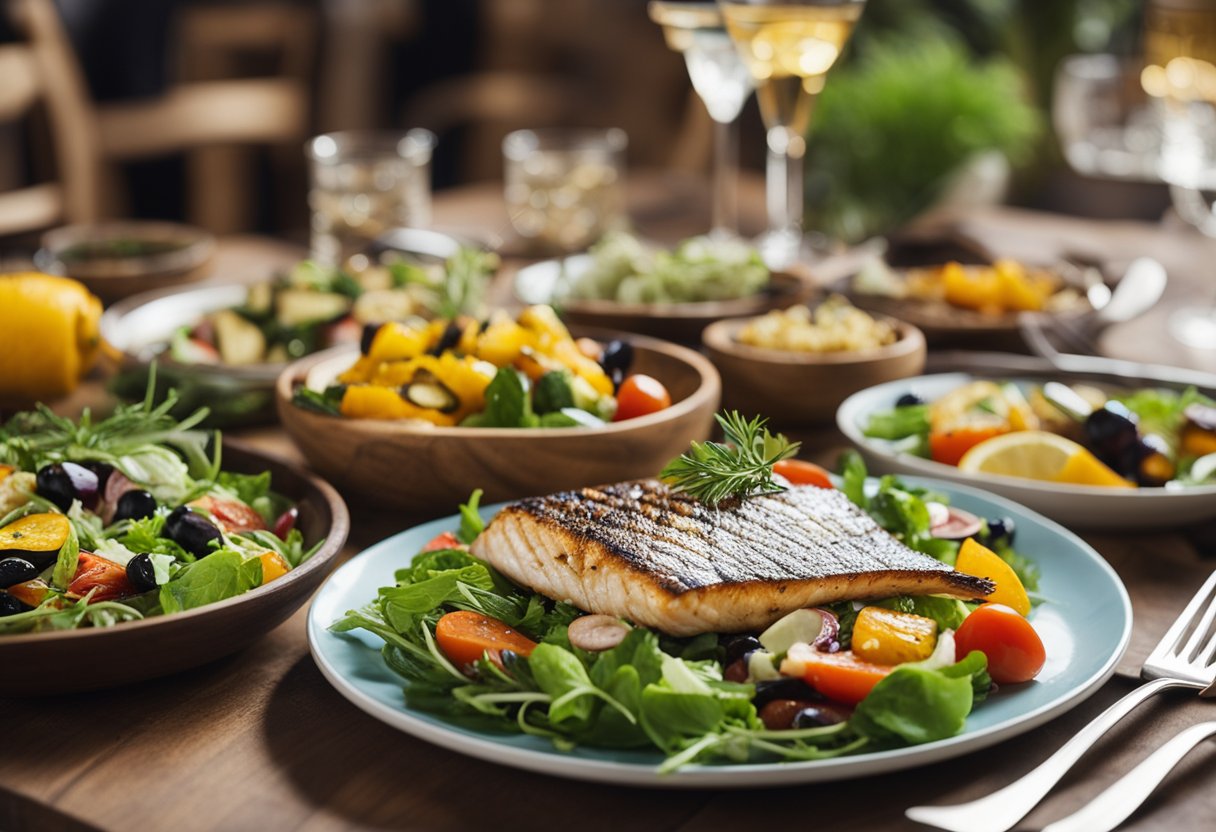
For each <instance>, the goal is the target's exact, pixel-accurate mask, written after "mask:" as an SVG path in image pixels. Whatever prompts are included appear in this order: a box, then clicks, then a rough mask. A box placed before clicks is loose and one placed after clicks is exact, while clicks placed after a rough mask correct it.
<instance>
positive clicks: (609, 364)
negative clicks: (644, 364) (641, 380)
mask: <svg viewBox="0 0 1216 832" xmlns="http://www.w3.org/2000/svg"><path fill="white" fill-rule="evenodd" d="M600 366H601V367H603V368H604V372H605V373H607V374H608V377H609V378H610V379H612V387H613V389H614V390H617V389H619V388H620V386H621V382H623V381H624V380H625V375H626V374H627V373H628V372H629V368H630V367H632V366H633V344H631V343H629V342H628V341H622V340H620V339H619V338H617V339H615V340H612V341H609V342H608V343H607V344H606V345H605V346H604V352H603V354H602V355H600Z"/></svg>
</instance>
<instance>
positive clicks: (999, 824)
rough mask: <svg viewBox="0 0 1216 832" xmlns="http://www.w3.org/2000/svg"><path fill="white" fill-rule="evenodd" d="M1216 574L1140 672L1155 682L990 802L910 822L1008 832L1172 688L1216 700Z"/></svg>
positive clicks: (932, 811)
mask: <svg viewBox="0 0 1216 832" xmlns="http://www.w3.org/2000/svg"><path fill="white" fill-rule="evenodd" d="M1214 593H1216V572H1214V573H1213V574H1212V575H1211V576H1209V577H1208V579H1207V580H1206V581H1205V582H1204V584H1203V586H1202V587H1201V588H1200V589H1199V592H1197V593H1195V597H1194V598H1192V599H1191V602H1190V603H1189V604H1187V606H1186V609H1184V610H1183V611H1182V614H1181V615H1180V616H1178V620H1176V621H1175V622H1174V623H1173V625H1171V626H1170V628H1169V630H1168V631H1167V632H1166V634H1165V636H1164V637H1162V639H1161V641H1160V643H1158V645H1157V646H1156V647H1155V648H1153V652H1152V653H1151V654H1150V655H1149V657H1148V659H1147V660H1146V661H1145V662H1144V666H1143V667H1142V668H1141V669H1140V675H1141V677H1143V678H1144V679H1147V680H1150V681H1148V682H1147V684H1144V685H1141V686H1140V687H1138V688H1136V689H1135V690H1133V691H1132V692H1131V693H1129V694H1128V695H1127V696H1125V697H1123V698H1122V699H1120V700H1119V701H1118V702H1116V703H1115V704H1113V705H1111V706H1110V707H1109V708H1107V709H1106V710H1105V711H1103V712H1102V713H1101V715H1099V716H1098V718H1097V719H1095V720H1094V721H1093V722H1091V723H1089V725H1087V726H1085V727H1084V728H1082V729H1081V731H1080V732H1079V733H1078V734H1077V735H1076V736H1075V737H1073V738H1072V739H1071V740H1069V741H1068V742H1067V743H1065V744H1064V745H1063V746H1062V747H1061V748H1060V750H1059V751H1057V752H1056V753H1055V754H1052V755H1051V756H1050V757H1049V758H1047V760H1046V761H1045V762H1044V763H1042V764H1041V765H1040V766H1039V767H1038V768H1036V769H1033V770H1032V771H1030V772H1029V773H1027V774H1026V775H1025V776H1023V777H1022V778H1021V779H1020V780H1016V781H1014V782H1013V783H1011V784H1009V785H1008V786H1006V787H1005V788H1003V789H1001V790H1000V791H996V792H993V793H992V794H990V795H988V796H987V797H981V798H980V799H979V800H973V801H971V802H970V803H960V804H958V805H956V806H913V807H912V808H911V809H908V811H907V813H906V814H907V816H908V817H909V818H910V819H912V820H914V821H917V822H919V823H924V824H928V825H929V826H936V827H938V828H939V829H947V830H951V832H1007V830H1009V829H1012V828H1013V826H1014V825H1015V824H1016V823H1017V822H1018V821H1020V820H1021V819H1022V818H1024V817H1026V815H1027V814H1028V813H1029V812H1030V810H1031V809H1033V808H1034V807H1035V806H1037V805H1038V803H1039V801H1041V800H1042V799H1043V798H1044V797H1045V796H1046V795H1047V793H1048V792H1049V791H1051V789H1052V787H1054V786H1055V785H1056V783H1058V782H1060V780H1061V778H1063V777H1064V775H1065V774H1067V773H1068V771H1069V770H1070V769H1071V768H1072V767H1073V764H1074V763H1076V761H1077V760H1079V759H1080V758H1081V756H1082V755H1083V754H1084V753H1085V752H1086V751H1088V750H1089V749H1090V748H1091V747H1092V746H1093V745H1094V743H1096V742H1097V741H1098V740H1099V739H1100V738H1101V737H1102V735H1103V734H1105V733H1106V732H1107V731H1109V730H1110V729H1111V728H1112V727H1113V726H1114V725H1115V724H1116V723H1117V722H1118V721H1119V720H1121V719H1122V718H1123V717H1125V716H1126V715H1127V714H1129V713H1131V711H1132V710H1133V709H1135V707H1136V706H1137V705H1139V704H1140V703H1141V702H1144V701H1145V700H1147V699H1149V698H1151V697H1153V696H1155V695H1157V694H1158V693H1160V692H1161V691H1163V690H1167V689H1168V688H1191V689H1193V690H1197V691H1200V695H1201V696H1204V697H1212V696H1216V685H1213V682H1216V666H1214V665H1213V663H1212V661H1213V657H1216V634H1211V630H1212V624H1213V622H1214V621H1216V598H1214V597H1213V594H1214Z"/></svg>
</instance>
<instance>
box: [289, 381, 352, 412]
mask: <svg viewBox="0 0 1216 832" xmlns="http://www.w3.org/2000/svg"><path fill="white" fill-rule="evenodd" d="M344 395H346V385H345V384H331V385H329V386H328V387H326V388H325V390H324V392H317V391H316V390H310V389H308V388H307V387H298V388H296V392H295V393H293V394H292V396H291V403H292V404H294V405H295V406H296V407H300V408H303V409H304V410H311V411H313V412H314V413H322V414H324V415H326V416H341V415H342V397H343V396H344Z"/></svg>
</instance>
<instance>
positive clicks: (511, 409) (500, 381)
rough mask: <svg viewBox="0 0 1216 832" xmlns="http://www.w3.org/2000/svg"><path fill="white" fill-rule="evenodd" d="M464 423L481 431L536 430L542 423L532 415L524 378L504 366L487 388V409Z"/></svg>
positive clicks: (530, 401)
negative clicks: (503, 429)
mask: <svg viewBox="0 0 1216 832" xmlns="http://www.w3.org/2000/svg"><path fill="white" fill-rule="evenodd" d="M462 424H464V425H467V426H469V427H479V428H534V427H536V426H537V425H538V424H540V421H539V419H537V417H536V414H535V413H533V412H532V400H531V399H530V398H529V396H528V386H527V381H526V379H525V378H524V376H523V375H522V374H521V373H519V372H518V371H517V370H514V369H512V368H511V367H500V368H499V370H498V372H497V373H495V375H494V380H493V381H491V382H490V384H489V386H488V387H486V409H485V410H484V411H482V412H481V413H474V414H473V415H472V416H470V417H468V418H467V419H465V420H464V422H463V423H462Z"/></svg>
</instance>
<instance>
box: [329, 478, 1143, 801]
mask: <svg viewBox="0 0 1216 832" xmlns="http://www.w3.org/2000/svg"><path fill="white" fill-rule="evenodd" d="M917 482H919V483H920V484H924V485H928V486H930V487H932V488H935V489H938V490H941V491H944V492H946V493H947V494H948V495H949V496H950V497H951V504H952V505H957V506H959V507H961V508H964V509H966V510H968V511H971V512H974V513H976V514H978V515H981V516H994V515H998V516H999V515H1008V516H1011V517H1013V519H1014V521H1015V523H1016V524H1017V527H1018V530H1019V531H1018V534H1019V547H1021V548H1024V549H1025V550H1026V551H1034V552H1051V555H1052V556H1051V557H1050V558H1047V557H1044V558H1043V559H1042V561H1041V568H1042V577H1041V591H1042V594H1043V595H1044V596H1046V597H1048V598H1050V599H1051V602H1050V603H1048V604H1044V605H1043V606H1041V607H1040V608H1039V609H1038V611H1037V612H1036V615H1035V618H1034V624H1035V627H1036V629H1037V630H1038V631H1039V632H1040V633H1041V634H1042V636H1043V638H1044V641H1045V642H1046V643H1048V644H1055V645H1057V647H1056V648H1055V649H1052V650H1049V654H1048V660H1047V664H1046V666H1045V667H1044V669H1043V671H1042V673H1041V674H1040V676H1039V677H1038V680H1037V681H1036V682H1035V683H1033V684H1030V685H1026V686H1024V687H1021V688H1019V689H1018V690H1016V691H1010V692H1006V693H1004V694H1002V695H1001V696H997V697H994V698H993V699H992V700H991V701H989V702H986V703H985V704H984V706H983V707H982V708H980V709H977V710H976V711H975V712H974V713H973V714H972V715H971V716H970V717H969V718H968V720H967V725H966V727H965V728H964V731H963V733H962V734H960V735H958V736H956V737H953V738H951V739H948V740H943V741H939V742H934V743H929V744H926V745H920V746H913V747H910V748H901V749H897V750H891V751H883V752H878V753H872V754H864V755H858V756H854V757H841V758H837V759H831V760H818V761H813V762H791V763H755V764H747V765H737V764H731V765H707V766H690V767H687V768H684V769H679V770H677V771H675V772H673V773H670V774H664V775H660V774H658V773H657V772H656V767H657V766H658V765H659V763H661V762H662V755H661V754H659V753H657V752H655V753H649V752H641V751H607V750H598V749H588V748H582V747H577V748H575V749H574V750H573V751H571V752H562V751H558V750H556V749H555V748H554V746H553V745H552V744H551V743H550V742H549V741H548V740H545V739H543V738H539V737H534V736H524V735H510V736H507V735H502V734H499V733H490V732H484V731H477V730H472V729H470V728H469V727H467V726H462V725H456V724H453V723H451V722H448V721H445V720H444V719H443V718H441V717H438V716H436V715H434V714H430V713H425V712H422V711H418V710H415V709H411V708H409V707H407V706H405V705H404V704H403V701H402V695H401V678H400V677H399V676H397V675H395V674H394V673H392V672H391V671H390V670H389V669H388V668H387V666H386V665H385V664H384V662H383V661H382V659H381V657H380V652H379V640H378V639H377V638H376V637H374V636H371V635H369V634H367V633H365V632H355V633H345V634H342V635H338V634H335V633H332V632H330V631H329V630H328V626H329V624H330V623H332V622H333V621H335V620H337V619H338V618H340V617H342V616H343V615H344V614H345V612H346V611H347V610H349V609H354V608H357V607H360V606H362V605H363V604H364V603H366V602H367V600H368V599H369V598H372V597H374V596H375V594H376V589H377V587H379V586H382V585H384V584H391V583H392V582H393V573H394V571H395V570H397V569H398V568H401V567H402V566H404V565H405V564H406V563H407V562H408V560H409V554H408V553H410V552H414V551H417V550H418V549H419V548H421V546H422V545H423V544H424V543H426V542H427V541H428V540H430V539H431V538H432V537H434V536H435V535H437V534H439V533H440V532H444V531H454V530H455V529H456V528H457V527H458V525H459V518H458V517H449V518H445V519H442V520H436V521H433V522H430V523H427V524H424V525H422V526H419V527H417V528H414V529H410V530H408V531H405V532H402V533H400V534H398V535H395V536H393V537H391V538H389V539H387V540H385V541H382V542H381V543H379V544H376V545H375V546H373V547H372V548H370V549H368V550H367V551H365V552H364V553H363V554H361V555H359V556H358V557H356V558H354V559H352V560H351V561H350V562H349V563H347V564H345V565H344V566H343V567H342V568H341V569H339V570H338V571H337V572H335V573H334V575H333V576H332V577H331V578H330V580H329V581H327V582H326V584H325V585H324V586H323V587H322V589H321V591H320V592H319V593H318V594H317V597H316V599H315V600H314V602H313V604H312V607H311V608H310V609H309V615H308V638H309V644H310V646H311V649H312V654H313V657H314V659H315V660H316V662H317V665H318V667H320V669H321V672H322V673H323V674H324V675H325V677H326V678H327V679H328V680H329V682H330V683H331V684H332V685H333V686H334V687H335V689H337V690H338V692H339V693H341V694H342V695H343V696H344V697H346V698H347V699H348V700H350V701H351V702H352V703H353V704H354V705H355V706H356V707H358V708H360V709H361V710H363V711H365V712H367V713H369V714H370V715H372V716H373V717H375V718H376V719H379V720H380V721H382V722H384V723H385V724H387V725H390V726H392V727H395V728H397V729H399V730H402V731H405V732H406V733H409V734H412V735H413V736H416V737H419V738H421V739H424V740H427V741H428V742H432V743H435V744H437V745H441V746H443V747H446V748H450V749H452V750H455V751H458V752H460V753H464V754H468V755H471V756H474V757H478V758H481V759H485V760H489V761H492V762H495V763H498V764H501V765H508V766H511V767H514V768H522V769H526V770H530V771H537V772H542V773H545V774H551V775H555V776H559V777H569V778H574V779H580V780H590V781H598V782H609V783H618V784H628V785H634V786H651V787H684V788H746V787H757V786H779V785H790V784H795V783H810V782H819V781H827V780H839V779H845V778H850V777H860V776H865V775H870V774H878V773H882V772H887V771H895V770H905V769H907V768H909V767H912V766H915V765H924V764H927V763H931V762H935V761H938V760H944V759H948V758H950V757H955V756H959V755H961V754H965V753H968V752H970V751H974V750H977V749H980V748H984V747H987V746H990V745H993V744H995V743H997V742H1000V741H1001V740H1003V739H1007V738H1009V737H1012V736H1016V735H1018V734H1021V733H1024V732H1026V731H1029V730H1031V729H1033V728H1034V727H1036V726H1038V725H1040V724H1042V723H1044V722H1046V721H1047V720H1049V719H1051V718H1052V717H1054V716H1057V715H1059V714H1061V713H1063V712H1065V711H1067V710H1068V709H1069V708H1072V707H1074V706H1076V705H1077V704H1079V703H1080V702H1082V701H1083V700H1084V699H1085V698H1086V697H1087V696H1088V695H1090V694H1091V693H1093V692H1094V691H1095V690H1096V689H1097V688H1098V687H1099V686H1100V685H1101V684H1102V683H1103V682H1104V681H1105V680H1106V679H1108V678H1109V677H1110V675H1111V674H1112V673H1113V672H1114V669H1115V666H1116V664H1117V662H1118V661H1119V659H1120V658H1121V657H1122V655H1123V652H1124V650H1125V649H1126V647H1127V643H1128V640H1129V638H1130V634H1131V604H1130V601H1129V599H1128V596H1127V592H1126V590H1125V589H1124V587H1123V585H1122V583H1121V582H1120V581H1119V578H1118V576H1117V575H1115V573H1114V571H1113V570H1112V569H1111V568H1110V566H1109V565H1108V564H1107V563H1106V562H1105V561H1104V560H1103V559H1102V558H1101V556H1099V555H1098V553H1097V552H1095V551H1094V550H1093V549H1092V548H1090V547H1089V546H1088V545H1087V544H1086V543H1084V542H1083V541H1082V540H1080V539H1079V538H1078V537H1076V536H1075V535H1073V534H1072V533H1070V532H1068V531H1067V530H1066V529H1064V528H1062V527H1060V526H1058V525H1057V524H1055V523H1053V522H1051V521H1050V520H1047V519H1045V518H1043V517H1041V516H1039V515H1037V514H1035V513H1033V512H1031V511H1029V510H1027V509H1024V508H1022V507H1021V506H1018V505H1015V504H1013V503H1011V502H1009V501H1006V500H1003V499H1001V498H998V497H993V496H991V495H988V494H985V493H983V492H980V491H978V490H975V489H971V488H967V487H962V486H956V485H953V484H947V483H942V482H935V481H932V480H918V481H917ZM874 484H875V483H873V482H871V485H874ZM499 508H500V506H490V507H488V508H486V509H484V510H483V511H482V516H483V517H484V518H485V519H486V520H488V519H489V518H490V517H492V516H493V515H494V514H495V513H496V512H497V510H498V509H499Z"/></svg>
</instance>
